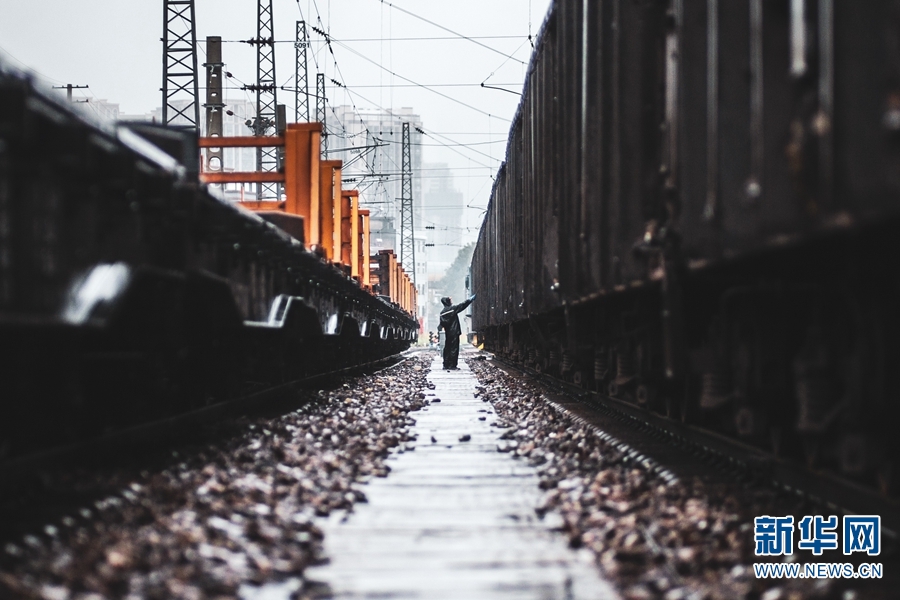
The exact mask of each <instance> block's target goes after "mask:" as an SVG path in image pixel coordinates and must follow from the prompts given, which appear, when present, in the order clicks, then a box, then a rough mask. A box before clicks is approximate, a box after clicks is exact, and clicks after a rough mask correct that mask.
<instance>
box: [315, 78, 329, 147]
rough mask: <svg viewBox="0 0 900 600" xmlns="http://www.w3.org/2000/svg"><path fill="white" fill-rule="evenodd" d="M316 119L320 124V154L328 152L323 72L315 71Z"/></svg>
mask: <svg viewBox="0 0 900 600" xmlns="http://www.w3.org/2000/svg"><path fill="white" fill-rule="evenodd" d="M316 121H318V122H319V123H321V124H322V154H325V153H327V152H328V128H327V127H326V126H325V74H324V73H316Z"/></svg>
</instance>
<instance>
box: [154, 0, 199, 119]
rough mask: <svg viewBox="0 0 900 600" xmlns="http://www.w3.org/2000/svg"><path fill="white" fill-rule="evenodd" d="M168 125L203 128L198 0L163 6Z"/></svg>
mask: <svg viewBox="0 0 900 600" xmlns="http://www.w3.org/2000/svg"><path fill="white" fill-rule="evenodd" d="M162 42H163V86H162V107H163V114H162V120H163V124H164V125H173V124H174V125H186V126H188V127H193V128H195V129H197V130H199V129H200V103H199V96H200V89H199V87H200V86H199V84H198V82H197V27H196V23H195V20H194V0H165V7H164V9H163V38H162Z"/></svg>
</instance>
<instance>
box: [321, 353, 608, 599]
mask: <svg viewBox="0 0 900 600" xmlns="http://www.w3.org/2000/svg"><path fill="white" fill-rule="evenodd" d="M440 369H441V360H440V357H437V356H436V357H435V358H434V362H433V363H432V371H431V373H430V374H429V376H428V381H429V382H430V383H432V384H433V385H434V388H433V390H431V391H430V392H428V396H426V400H429V401H430V406H429V407H428V408H425V409H422V411H420V412H418V413H416V415H415V419H416V425H415V427H413V428H412V429H411V430H410V431H411V433H412V434H413V435H415V436H417V441H416V442H415V444H414V445H413V446H412V447H408V449H407V451H406V452H404V453H402V454H396V455H394V456H392V457H391V459H389V460H388V461H387V464H388V465H389V466H390V468H391V474H390V476H389V477H387V478H386V479H382V480H378V481H373V482H371V483H370V484H369V485H368V486H367V487H366V496H367V497H368V504H366V505H364V506H359V507H357V509H356V510H355V511H354V513H353V514H352V515H349V516H348V517H347V518H345V519H340V520H333V521H332V522H330V523H328V524H327V525H324V526H323V531H324V533H325V552H326V554H328V555H329V556H330V557H331V563H330V564H329V565H328V566H325V567H317V568H314V569H311V570H310V571H308V573H309V576H310V577H311V578H313V579H317V580H321V581H323V582H328V584H329V585H330V587H331V590H332V593H333V595H334V597H335V598H397V599H400V598H422V599H430V600H438V599H445V598H446V599H466V598H485V599H489V598H496V599H498V600H499V599H507V598H508V599H514V598H528V599H536V600H537V599H545V598H546V599H554V598H558V599H560V600H562V599H572V600H576V599H598V600H599V599H612V598H617V597H618V596H617V595H616V594H615V592H614V591H613V589H612V587H611V586H610V585H609V584H608V583H607V582H605V581H603V580H602V579H601V578H600V576H599V574H598V571H597V569H596V568H595V567H594V565H593V561H592V559H591V556H590V553H580V552H576V551H574V550H572V549H570V548H568V546H567V544H566V541H565V539H564V538H563V537H562V536H560V535H558V533H555V532H554V531H552V530H551V528H552V527H558V526H559V525H561V522H560V521H559V519H558V518H555V515H549V516H547V517H546V518H544V519H541V518H539V517H538V515H537V513H536V511H535V509H536V507H537V506H538V503H539V502H540V499H541V492H540V488H539V487H538V482H539V480H538V477H537V473H536V470H535V469H534V467H532V466H530V465H528V464H527V463H526V462H524V461H516V460H512V459H511V458H510V457H509V456H508V455H506V454H502V453H499V452H497V442H498V437H499V435H500V431H499V430H498V429H497V428H496V427H495V426H492V425H491V423H493V422H494V421H495V420H496V417H495V415H494V414H493V410H492V409H491V407H490V405H487V404H485V403H484V402H482V401H481V400H478V399H477V398H476V397H475V385H476V380H475V378H474V376H473V375H472V373H471V371H470V370H469V368H468V366H467V365H465V364H462V365H461V367H460V369H459V370H458V371H442V370H440ZM412 450H414V451H412Z"/></svg>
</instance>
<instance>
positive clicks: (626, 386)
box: [472, 0, 900, 494]
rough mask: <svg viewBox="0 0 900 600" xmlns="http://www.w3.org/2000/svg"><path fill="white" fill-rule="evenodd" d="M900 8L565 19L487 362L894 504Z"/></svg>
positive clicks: (638, 12) (499, 256)
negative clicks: (534, 373)
mask: <svg viewBox="0 0 900 600" xmlns="http://www.w3.org/2000/svg"><path fill="white" fill-rule="evenodd" d="M898 216H900V3H898V2H895V1H893V0H872V1H867V2H836V1H835V0H765V1H763V0H728V1H727V2H726V1H725V0H669V1H668V2H666V1H657V0H654V1H651V0H609V1H604V2H582V1H580V0H556V1H555V2H554V3H553V5H552V8H551V10H550V13H549V15H548V17H547V19H546V21H545V23H544V26H543V29H542V32H541V35H540V37H539V40H538V43H537V46H536V51H535V53H534V58H533V60H532V63H531V65H530V68H529V71H528V77H527V82H526V85H525V89H524V94H523V98H522V102H521V105H520V107H519V110H518V113H517V116H516V118H515V120H514V122H513V125H512V128H511V132H510V139H509V145H508V147H507V156H506V161H505V163H504V165H503V166H502V167H501V169H500V171H499V173H498V176H497V180H496V183H495V186H494V189H493V192H492V197H491V201H490V206H489V209H488V213H487V215H486V218H485V222H484V225H483V227H482V230H481V233H480V237H479V241H478V246H477V248H476V250H475V254H474V257H473V263H472V273H473V275H472V276H473V280H474V285H475V287H476V289H477V290H478V292H479V296H478V301H477V302H476V303H475V305H474V317H473V320H474V323H473V325H474V329H475V330H476V331H477V332H478V337H479V342H483V343H484V344H485V345H486V347H487V348H488V349H490V350H492V351H495V352H497V353H499V354H502V355H505V356H507V357H509V358H511V359H512V360H518V361H521V362H523V363H525V364H527V365H531V366H533V367H534V368H536V369H538V370H540V371H544V372H550V373H553V374H555V375H557V376H560V377H564V378H566V379H568V380H570V381H572V382H574V383H576V384H579V385H581V386H583V387H585V388H590V389H594V390H598V391H602V392H604V393H608V394H609V395H610V396H615V397H618V398H622V399H626V400H628V401H632V402H634V403H636V404H638V405H641V406H644V407H646V408H648V409H650V410H654V411H657V412H660V413H663V414H667V415H668V416H670V417H672V418H676V419H682V420H685V421H688V422H692V423H695V424H698V425H701V426H703V427H706V428H709V429H712V430H715V431H718V432H721V433H725V434H727V435H729V436H732V437H735V438H740V439H742V440H744V441H747V442H750V443H752V444H755V445H757V446H759V447H761V448H765V449H770V450H771V451H772V452H773V453H775V454H777V455H782V456H789V457H794V458H796V459H797V460H798V461H801V462H802V461H805V462H806V464H809V465H812V466H823V467H826V468H828V469H832V470H834V471H836V472H840V473H842V474H844V475H846V476H849V477H852V478H857V479H859V480H861V481H865V482H866V483H867V484H869V485H871V486H872V487H875V488H878V489H880V490H881V491H882V492H884V493H890V494H894V493H895V492H893V491H891V490H893V489H895V488H896V479H897V476H893V480H894V481H893V483H892V473H894V472H896V470H897V467H898V465H897V453H898V447H897V444H898V442H897V436H896V435H893V430H894V428H895V426H896V423H897V422H898V403H900V399H898V392H900V390H898V382H897V378H896V377H895V376H894V373H893V367H894V365H896V364H898V360H900V353H898V350H897V346H898V342H897V340H898V334H900V323H898V317H897V312H898V311H897V307H898V306H900V289H898V285H900V277H898V275H900V270H898V267H900V261H898V252H897V249H896V244H897V240H898V234H897V227H898V225H900V218H898Z"/></svg>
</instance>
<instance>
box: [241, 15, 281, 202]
mask: <svg viewBox="0 0 900 600" xmlns="http://www.w3.org/2000/svg"><path fill="white" fill-rule="evenodd" d="M256 14H257V18H256V39H254V40H250V41H251V43H252V44H254V45H255V46H256V85H253V86H245V88H246V89H252V90H255V91H256V119H255V120H254V121H253V122H252V123H250V126H251V128H252V129H253V135H256V136H259V137H267V136H275V135H277V134H278V115H277V111H278V95H277V89H278V88H277V84H276V82H275V23H274V12H273V10H272V0H259V1H258V3H257V13H256ZM256 167H257V170H258V171H261V172H270V171H276V170H277V169H278V149H277V148H257V149H256ZM278 188H279V186H278V184H274V183H269V184H261V185H260V187H259V192H258V194H257V198H258V199H260V200H262V199H263V198H278V192H279V190H278Z"/></svg>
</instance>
